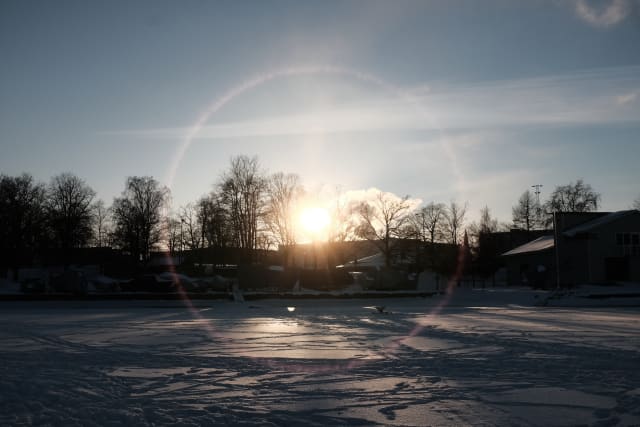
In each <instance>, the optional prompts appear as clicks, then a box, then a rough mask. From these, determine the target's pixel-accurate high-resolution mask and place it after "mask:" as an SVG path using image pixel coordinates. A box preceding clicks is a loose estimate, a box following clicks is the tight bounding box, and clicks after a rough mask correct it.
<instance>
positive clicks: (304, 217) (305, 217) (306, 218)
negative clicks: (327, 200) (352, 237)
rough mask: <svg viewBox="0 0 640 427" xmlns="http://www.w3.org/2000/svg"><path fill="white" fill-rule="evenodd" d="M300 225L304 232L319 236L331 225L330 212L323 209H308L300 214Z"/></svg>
mask: <svg viewBox="0 0 640 427" xmlns="http://www.w3.org/2000/svg"><path fill="white" fill-rule="evenodd" d="M300 223H301V225H302V228H303V230H304V231H306V232H307V233H310V234H316V235H317V234H319V233H321V232H322V231H324V230H325V229H326V228H327V226H328V225H329V212H327V210H326V209H323V208H306V209H304V210H303V211H302V213H301V214H300Z"/></svg>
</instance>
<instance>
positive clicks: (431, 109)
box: [107, 67, 640, 140]
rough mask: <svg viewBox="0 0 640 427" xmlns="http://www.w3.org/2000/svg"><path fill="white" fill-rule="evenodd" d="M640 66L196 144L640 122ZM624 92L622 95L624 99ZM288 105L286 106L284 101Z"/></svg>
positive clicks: (354, 104) (388, 106)
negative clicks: (283, 138)
mask: <svg viewBox="0 0 640 427" xmlns="http://www.w3.org/2000/svg"><path fill="white" fill-rule="evenodd" d="M639 86H640V67H624V68H613V69H603V70H596V71H587V72H579V73H574V74H565V75H558V76H547V77H541V78H533V79H520V80H505V81H495V82H488V83H487V82H481V83H476V84H468V85H457V86H446V87H436V88H432V89H431V91H430V92H429V93H426V94H425V93H424V91H423V90H422V89H419V90H417V92H416V93H415V94H411V95H410V96H408V97H399V96H397V95H395V94H393V93H389V92H383V93H379V92H378V91H371V92H362V94H361V97H360V98H358V99H355V100H354V99H350V100H349V101H348V102H347V103H337V104H331V103H329V104H327V105H324V106H322V108H315V107H314V108H308V109H302V110H300V107H299V106H298V105H291V108H290V110H291V111H292V112H290V113H288V114H287V113H281V114H280V115H275V116H269V115H262V116H259V117H251V118H245V117H241V116H237V119H236V120H233V121H227V122H218V123H216V122H215V120H216V117H215V116H213V117H212V118H211V119H210V122H209V124H206V125H203V126H202V127H200V128H199V129H198V131H197V133H195V134H194V135H193V138H196V139H214V140H215V139H231V138H256V137H274V136H291V135H318V134H333V133H354V132H374V133H375V132H378V133H379V132H402V131H442V130H460V129H462V130H466V129H484V130H491V129H506V128H514V127H523V126H524V127H531V126H535V127H557V126H579V125H594V124H605V125H607V124H616V123H628V122H638V120H640V110H639V109H638V108H637V105H636V104H635V102H634V101H635V100H636V99H637V97H638V95H639V93H638V90H637V87H639ZM621 93H622V94H624V95H620V94H621ZM279 101H280V102H281V103H286V100H285V99H282V98H280V99H279ZM191 131H192V128H190V127H174V128H157V129H138V130H123V131H115V132H107V133H108V134H110V135H113V134H116V135H117V134H119V135H125V136H134V137H136V136H137V137H149V138H171V139H178V138H181V137H183V136H184V135H185V134H187V133H191Z"/></svg>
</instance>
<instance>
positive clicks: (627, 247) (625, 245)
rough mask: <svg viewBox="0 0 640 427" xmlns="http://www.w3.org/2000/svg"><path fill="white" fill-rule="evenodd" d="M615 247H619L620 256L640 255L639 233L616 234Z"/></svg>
mask: <svg viewBox="0 0 640 427" xmlns="http://www.w3.org/2000/svg"><path fill="white" fill-rule="evenodd" d="M616 245H617V246H621V247H622V248H621V249H622V255H632V256H638V255H640V233H638V232H629V233H616Z"/></svg>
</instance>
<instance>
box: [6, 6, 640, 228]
mask: <svg viewBox="0 0 640 427" xmlns="http://www.w3.org/2000/svg"><path fill="white" fill-rule="evenodd" d="M638 46H640V1H637V0H613V1H599V2H596V1H586V0H580V1H572V0H553V1H535V0H533V1H527V2H520V1H507V0H504V1H497V0H495V1H492V0H487V1H458V0H447V1H400V0H398V1H321V2H320V1H318V2H300V1H266V0H265V1H245V2H237V1H228V2H227V1H195V0H185V1H161V0H157V1H143V0H140V1H135V2H129V1H122V2H120V1H109V2H99V1H66V0H61V1H56V2H47V1H35V2H34V1H29V0H26V1H25V0H20V1H13V0H4V1H2V2H0V55H1V56H0V58H1V59H0V153H1V155H0V173H3V174H8V175H16V174H20V173H22V172H28V173H31V174H32V175H34V176H35V177H36V178H37V179H38V180H41V181H43V182H46V181H48V180H49V179H50V178H51V177H52V176H54V175H56V174H59V173H62V172H66V171H70V172H73V173H75V174H77V175H78V176H80V177H81V178H83V179H84V180H85V181H86V182H87V183H88V184H89V185H90V186H91V187H93V188H94V190H96V192H97V196H98V197H99V198H101V199H103V200H105V202H106V203H107V204H110V202H111V201H112V200H113V197H116V196H118V195H119V194H120V193H121V192H122V190H123V189H124V183H125V179H126V177H127V176H133V175H145V176H153V177H155V178H156V179H158V180H159V181H160V182H161V183H163V184H165V185H167V186H169V187H170V188H171V191H172V199H173V205H174V206H175V207H178V206H180V205H184V204H186V203H189V202H193V201H196V200H197V199H198V198H199V197H201V196H202V195H204V194H206V193H208V192H209V191H211V190H212V189H214V186H215V183H216V182H218V181H219V179H220V176H221V175H222V173H223V172H224V171H225V170H226V169H227V168H228V165H229V160H230V158H231V157H232V156H235V155H240V154H246V155H249V156H253V155H255V156H258V158H259V159H260V162H261V165H262V167H263V168H264V170H265V171H267V172H278V171H282V172H287V173H289V172H291V173H297V174H299V175H300V176H301V178H302V181H303V183H304V184H305V187H306V188H307V190H308V191H309V194H313V195H317V197H318V199H322V198H323V197H324V196H323V195H326V194H332V193H335V192H336V191H341V192H349V191H356V192H357V191H364V190H366V189H369V188H371V187H375V188H379V189H381V190H383V191H388V192H392V193H395V194H397V195H401V196H403V195H409V196H411V197H412V198H415V199H420V200H422V201H423V202H424V203H428V202H430V201H436V202H444V203H449V202H450V201H452V200H456V201H458V202H461V203H464V202H467V203H468V211H469V214H470V218H471V219H472V218H474V217H475V216H477V214H478V212H479V210H480V209H481V208H482V207H484V206H485V205H486V206H488V207H489V208H490V209H491V211H492V213H493V214H494V215H495V216H497V217H498V218H499V219H500V220H501V221H504V222H508V221H510V220H511V208H512V206H513V205H514V204H516V202H517V200H518V198H519V196H520V195H521V194H522V192H524V191H525V190H527V189H531V188H532V187H531V186H532V185H535V184H542V185H543V187H542V188H541V194H540V197H541V198H542V199H544V198H546V197H547V196H548V195H549V194H550V192H551V191H553V189H554V188H555V186H557V185H563V184H567V183H569V182H574V181H576V180H577V179H580V178H583V179H584V180H585V181H586V182H587V183H589V184H591V185H592V187H593V188H594V189H595V190H596V191H598V192H600V193H601V194H602V210H618V209H625V208H628V207H629V206H630V205H631V204H632V202H633V200H634V199H635V198H636V197H638V195H640V167H639V165H638V161H639V159H640V138H639V137H640V48H638ZM336 189H339V190H336ZM326 199H327V197H324V199H323V200H325V201H326Z"/></svg>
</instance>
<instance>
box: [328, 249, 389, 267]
mask: <svg viewBox="0 0 640 427" xmlns="http://www.w3.org/2000/svg"><path fill="white" fill-rule="evenodd" d="M384 265H385V259H384V255H382V252H378V253H376V254H374V255H369V256H366V257H364V258H360V259H359V260H357V261H355V262H354V261H349V262H348V263H346V264H344V265H339V266H338V268H344V267H376V268H378V267H382V266H384Z"/></svg>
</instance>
